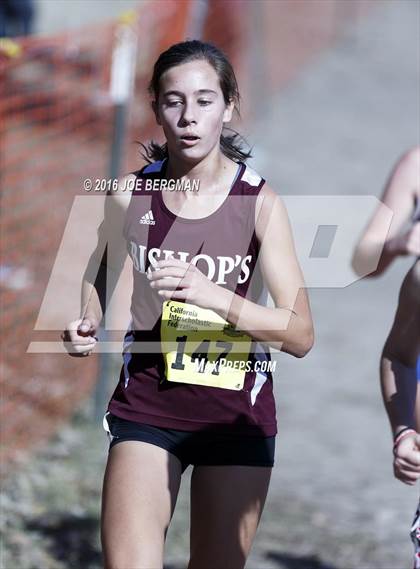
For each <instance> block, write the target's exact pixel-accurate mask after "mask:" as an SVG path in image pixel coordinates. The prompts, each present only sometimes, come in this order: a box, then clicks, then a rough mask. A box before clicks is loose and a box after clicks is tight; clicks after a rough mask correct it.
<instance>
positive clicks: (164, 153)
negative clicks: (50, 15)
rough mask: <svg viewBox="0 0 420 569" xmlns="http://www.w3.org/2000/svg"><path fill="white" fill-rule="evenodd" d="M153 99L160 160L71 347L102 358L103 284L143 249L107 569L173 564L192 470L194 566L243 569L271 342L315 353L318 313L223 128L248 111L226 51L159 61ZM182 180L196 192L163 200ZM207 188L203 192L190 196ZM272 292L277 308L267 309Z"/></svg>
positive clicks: (153, 152)
mask: <svg viewBox="0 0 420 569" xmlns="http://www.w3.org/2000/svg"><path fill="white" fill-rule="evenodd" d="M149 90H150V93H151V95H152V99H153V102H152V107H153V111H154V113H155V116H156V120H157V123H158V124H159V125H161V126H162V128H163V132H164V135H165V138H166V143H165V144H164V145H163V146H162V147H160V146H158V145H157V144H155V143H151V144H150V145H149V147H148V148H147V149H146V151H147V157H148V158H149V162H150V163H149V164H148V165H147V166H146V167H144V168H143V169H142V170H140V171H138V172H135V173H134V174H132V175H130V176H128V177H126V178H124V179H123V180H121V183H120V188H121V192H116V193H115V194H113V195H112V196H110V197H109V198H107V199H109V200H110V201H109V202H108V203H107V206H106V211H105V218H104V221H103V223H102V224H101V226H100V228H99V231H98V236H99V240H98V246H97V249H96V251H95V253H94V254H93V255H92V258H91V263H90V267H89V268H88V271H87V276H86V275H85V279H84V282H83V302H82V305H83V306H82V312H81V318H80V319H78V320H76V321H74V322H72V323H70V324H69V325H68V327H67V330H66V332H65V336H64V338H65V339H66V340H67V342H66V344H67V346H68V347H69V351H71V352H73V353H75V354H76V355H86V354H89V353H90V352H91V351H92V350H93V348H94V346H95V343H96V339H95V334H96V330H97V327H98V325H99V323H100V322H101V319H102V316H103V309H104V306H103V305H104V302H103V298H104V296H109V295H108V294H106V295H105V294H104V287H103V284H102V283H103V281H104V279H103V278H101V277H100V275H101V274H102V277H103V267H104V266H105V265H107V267H108V269H110V275H109V278H111V281H112V277H113V279H114V280H113V282H112V283H111V285H110V286H111V289H112V288H113V287H114V286H115V281H116V280H117V278H118V274H119V272H120V270H121V267H122V265H123V263H124V260H125V256H126V251H128V253H129V255H130V257H131V259H132V262H133V280H134V290H133V295H132V303H131V316H132V323H131V325H130V327H129V330H128V332H127V334H126V336H125V342H124V352H123V357H124V363H123V365H122V369H121V375H120V381H119V383H118V385H117V387H116V389H115V392H114V394H113V396H112V398H111V400H110V403H109V406H108V410H107V413H106V415H105V417H104V427H105V429H106V430H107V431H108V433H109V437H110V440H111V443H110V451H109V457H108V463H107V467H106V471H105V477H104V485H103V497H102V498H103V499H102V545H103V553H104V562H105V567H106V568H107V569H111V568H112V569H117V568H118V569H127V568H130V569H134V568H136V569H140V568H145V569H146V568H147V569H150V568H151V567H153V568H156V569H157V568H159V567H162V566H163V555H164V542H165V536H166V532H167V529H168V526H169V523H170V520H171V517H172V514H173V511H174V507H175V503H176V499H177V494H178V489H179V485H180V479H181V474H182V472H183V471H184V470H185V468H186V467H187V466H188V465H189V464H191V465H193V472H192V478H191V535H190V561H189V565H188V567H189V569H206V568H208V569H210V568H211V569H214V568H216V567H217V568H222V567H223V568H224V569H228V568H232V569H233V568H234V569H239V568H241V567H244V565H245V562H246V559H247V556H248V554H249V551H250V548H251V545H252V541H253V538H254V535H255V532H256V530H257V526H258V522H259V520H260V516H261V514H262V510H263V506H264V502H265V499H266V495H267V490H268V485H269V480H270V474H271V469H272V466H273V464H274V441H275V435H276V432H277V427H276V417H275V403H274V398H273V385H272V381H273V379H272V374H271V371H270V369H269V366H268V364H269V363H270V354H269V349H268V346H273V347H274V348H277V349H281V350H283V351H285V352H287V353H289V354H291V355H293V356H295V357H303V356H304V355H305V354H306V353H307V352H308V351H309V350H310V349H311V347H312V344H313V327H312V319H311V313H310V308H309V303H308V298H307V294H306V291H305V284H304V280H303V277H302V273H301V270H300V267H299V264H298V261H297V258H296V253H295V249H294V244H293V238H292V234H291V230H290V225H289V221H288V216H287V213H286V209H285V207H284V205H283V202H282V201H281V199H280V198H279V197H278V196H277V194H276V192H275V191H274V190H273V189H271V188H270V187H269V186H268V185H267V184H266V183H265V180H264V179H263V178H261V176H259V175H258V174H257V173H256V172H255V171H253V170H252V169H251V168H249V166H247V165H246V159H247V158H248V157H249V156H250V155H249V154H247V153H246V152H245V151H243V150H242V148H241V145H240V144H238V142H237V135H236V134H234V135H233V136H232V135H226V134H224V133H223V132H222V131H223V128H224V127H225V125H226V123H229V121H230V120H231V118H232V114H233V111H234V110H237V109H238V103H239V92H238V87H237V83H236V78H235V75H234V72H233V69H232V67H231V65H230V63H229V61H228V60H227V59H226V57H225V55H224V54H223V53H222V52H221V51H220V50H219V49H217V48H216V47H215V46H213V45H211V44H207V43H203V42H200V41H196V40H193V41H186V42H182V43H179V44H175V45H173V46H172V47H170V48H169V49H168V50H167V51H165V52H163V53H162V54H161V55H160V56H159V58H158V60H157V61H156V63H155V66H154V70H153V76H152V79H151V83H150V87H149ZM150 159H151V160H150ZM173 181H175V182H177V183H180V184H182V183H183V184H184V186H185V191H153V190H150V188H151V187H152V186H153V187H160V188H163V187H164V184H165V183H166V185H168V184H169V182H173ZM197 181H198V182H199V189H198V191H187V189H188V188H189V187H192V186H191V185H192V184H193V183H196V182H197ZM133 185H135V188H134V189H133V192H132V195H131V199H129V200H127V199H126V197H125V194H124V191H123V190H124V189H125V188H131V187H133ZM127 202H128V203H127ZM110 242H112V247H110V246H109V244H110ZM105 244H107V245H108V247H107V255H106V256H102V252H103V250H104V246H105ZM111 250H112V254H111ZM257 258H258V263H257ZM99 268H100V270H99V275H98V277H96V272H95V270H96V271H98V269H99ZM94 269H95V270H94ZM267 289H268V291H269V292H270V294H271V296H272V298H273V301H274V307H273V308H271V307H267V306H265V305H262V304H261V302H262V300H263V298H264V294H265V292H266V290H267ZM107 293H108V291H107Z"/></svg>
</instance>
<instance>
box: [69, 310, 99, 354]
mask: <svg viewBox="0 0 420 569" xmlns="http://www.w3.org/2000/svg"><path fill="white" fill-rule="evenodd" d="M96 330H97V324H96V323H95V322H93V321H92V319H90V318H79V319H78V320H73V322H70V323H69V324H67V326H66V329H65V330H64V331H63V332H62V334H61V339H62V340H63V342H64V346H65V348H66V350H67V352H68V353H69V354H70V355H71V356H75V357H83V356H88V355H89V354H90V353H91V352H92V350H93V349H94V347H95V346H96V343H97V341H98V339H97V338H96Z"/></svg>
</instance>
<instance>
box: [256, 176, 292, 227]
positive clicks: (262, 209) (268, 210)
mask: <svg viewBox="0 0 420 569" xmlns="http://www.w3.org/2000/svg"><path fill="white" fill-rule="evenodd" d="M273 215H274V216H275V217H276V218H277V219H278V218H279V217H283V218H284V219H285V218H287V210H286V206H285V205H284V202H283V200H282V198H281V197H280V196H279V194H278V193H277V192H276V191H275V190H274V189H273V188H272V187H271V186H270V185H269V184H267V182H266V183H265V184H264V186H263V187H262V188H261V190H260V192H259V194H258V196H257V200H256V204H255V223H256V225H259V226H260V227H261V226H262V227H265V226H266V224H267V223H268V221H269V219H270V218H271V216H273Z"/></svg>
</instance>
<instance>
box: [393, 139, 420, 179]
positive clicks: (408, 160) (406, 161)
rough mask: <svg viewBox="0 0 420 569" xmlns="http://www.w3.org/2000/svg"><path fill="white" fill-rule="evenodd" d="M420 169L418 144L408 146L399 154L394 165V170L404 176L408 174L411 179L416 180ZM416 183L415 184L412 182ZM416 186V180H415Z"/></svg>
mask: <svg viewBox="0 0 420 569" xmlns="http://www.w3.org/2000/svg"><path fill="white" fill-rule="evenodd" d="M419 169H420V146H415V147H414V148H410V149H409V150H407V151H406V152H404V154H403V155H402V156H401V158H400V159H399V160H398V162H397V165H396V168H395V170H396V172H397V173H400V174H402V175H405V176H410V177H412V178H413V180H418V173H419ZM414 185H416V184H414ZM417 186H418V182H417Z"/></svg>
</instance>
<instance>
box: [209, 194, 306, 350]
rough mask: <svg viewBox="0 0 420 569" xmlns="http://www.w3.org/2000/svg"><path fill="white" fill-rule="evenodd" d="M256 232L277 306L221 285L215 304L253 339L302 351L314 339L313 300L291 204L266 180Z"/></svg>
mask: <svg viewBox="0 0 420 569" xmlns="http://www.w3.org/2000/svg"><path fill="white" fill-rule="evenodd" d="M256 235H257V238H258V240H259V242H260V257H259V262H260V266H261V271H262V274H263V277H264V281H265V283H266V285H267V288H268V290H269V292H270V294H271V296H272V298H273V301H274V304H275V306H274V307H273V308H271V307H267V306H261V305H259V304H256V303H254V302H251V301H250V300H247V299H244V298H243V297H241V296H239V295H237V294H233V293H232V292H231V291H228V290H226V289H221V291H220V294H218V295H215V297H214V298H215V303H216V304H215V306H214V307H212V308H213V309H214V310H215V311H216V312H218V313H219V314H221V315H222V316H223V317H225V318H226V319H227V320H228V321H230V322H231V323H232V324H234V325H235V326H236V327H237V328H239V329H241V330H243V331H244V332H247V333H248V334H249V335H251V336H252V337H253V338H254V339H256V340H258V341H261V342H263V343H266V344H268V345H270V346H271V347H273V348H276V349H279V350H282V351H284V352H287V353H289V354H291V355H293V356H296V357H303V356H305V355H306V354H307V353H308V352H309V350H310V349H311V348H312V345H313V342H314V330H313V323H312V316H311V310H310V306H309V300H308V296H307V293H306V289H305V282H304V278H303V275H302V271H301V268H300V266H299V262H298V260H297V256H296V251H295V246H294V242H293V236H292V231H291V227H290V222H289V218H288V215H287V211H286V207H285V205H284V203H283V201H282V200H281V199H280V197H279V196H278V195H277V194H276V193H275V192H274V191H273V190H272V189H271V188H270V187H269V186H268V185H267V184H266V185H265V186H264V187H263V188H262V190H261V192H260V194H259V196H258V200H257V207H256Z"/></svg>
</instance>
